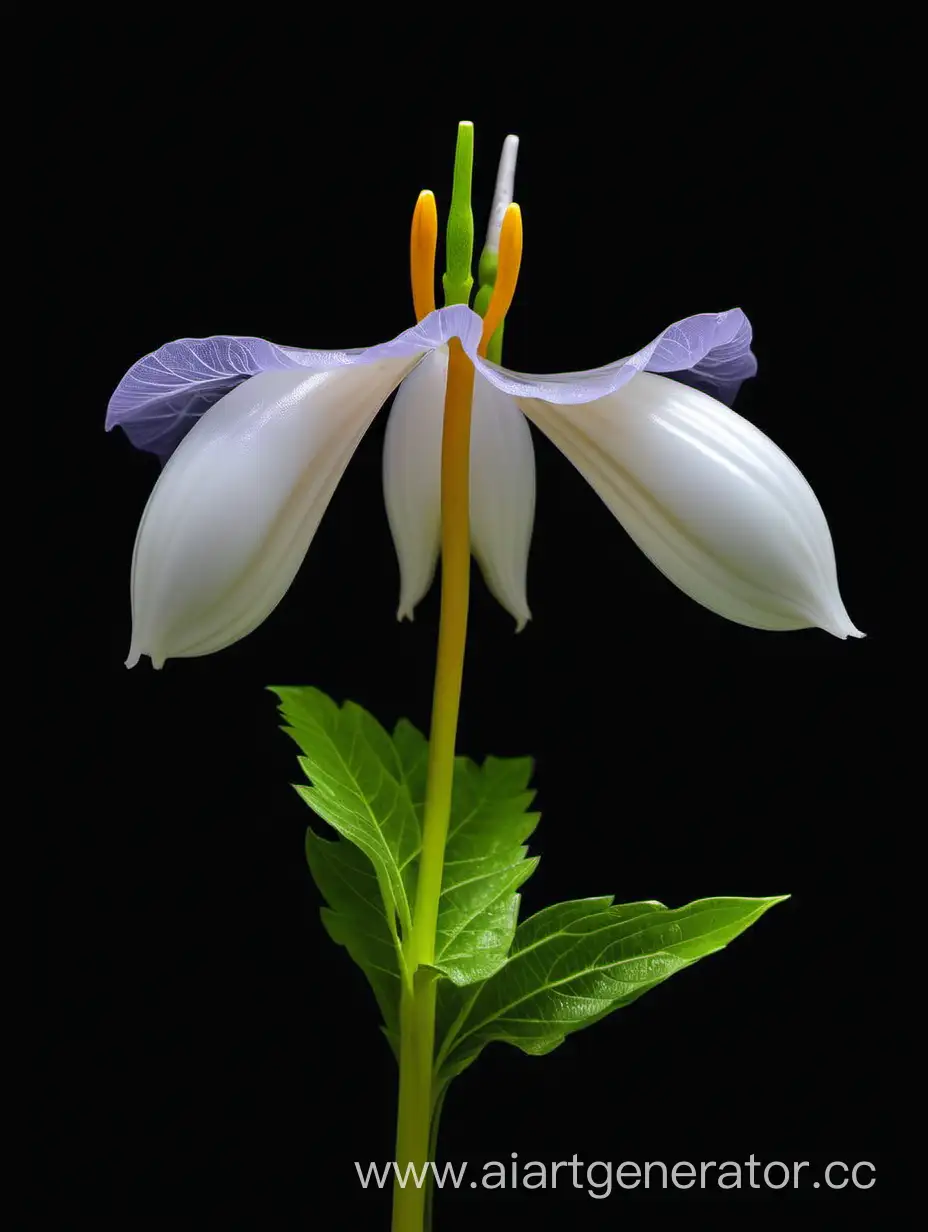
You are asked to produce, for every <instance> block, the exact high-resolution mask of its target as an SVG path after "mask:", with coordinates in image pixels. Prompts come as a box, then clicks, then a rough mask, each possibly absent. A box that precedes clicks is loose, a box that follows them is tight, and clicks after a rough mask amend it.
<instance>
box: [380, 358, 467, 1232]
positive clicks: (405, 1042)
mask: <svg viewBox="0 0 928 1232" xmlns="http://www.w3.org/2000/svg"><path fill="white" fill-rule="evenodd" d="M448 352H449V353H448V381H447V385H446V388H445V417H444V428H443V433H442V456H441V518H442V522H441V561H442V565H441V619H440V624H439V631H438V657H437V662H436V666H435V692H434V696H433V701H432V727H431V732H430V735H429V761H428V773H427V780H426V796H425V813H424V817H423V823H422V852H421V855H420V857H419V875H418V883H417V887H416V904H415V912H414V916H413V929H412V936H411V937H409V938H407V939H406V947H405V948H406V955H407V965H408V969H409V970H410V971H411V972H412V973H413V974H412V977H411V981H409V982H404V986H403V991H402V996H401V1003H400V1094H399V1111H398V1116H397V1131H396V1162H397V1165H398V1167H399V1170H400V1172H401V1173H403V1172H404V1170H405V1169H406V1167H407V1165H409V1164H412V1165H413V1166H414V1168H415V1169H416V1171H417V1173H418V1172H419V1170H420V1169H423V1168H424V1167H425V1165H426V1163H427V1162H428V1152H429V1131H430V1127H431V1121H432V1112H433V1106H434V1099H433V1093H432V1080H433V1075H432V1066H433V1058H434V1054H435V997H436V981H435V979H434V977H433V976H432V974H431V972H429V971H428V970H427V969H426V968H428V967H429V966H430V965H431V964H432V963H433V962H434V961H435V934H436V929H437V924H438V906H439V900H440V898H441V881H442V872H443V869H444V862H445V843H446V841H447V838H448V822H449V820H450V817H451V788H452V781H453V778H454V748H455V739H456V735H457V727H458V712H459V709H460V703H461V679H462V676H463V673H464V646H465V642H466V638H467V606H468V600H469V596H470V515H469V504H470V419H471V401H472V399H473V392H474V366H473V364H472V363H471V361H470V360H469V359H468V358H467V356H466V355H465V353H464V350H463V348H462V346H461V344H460V342H459V341H458V339H457V338H454V339H452V340H451V342H450V344H449V348H448ZM426 1192H427V1190H426V1185H425V1183H423V1184H422V1185H421V1186H417V1185H416V1184H415V1183H414V1182H413V1180H412V1178H411V1176H410V1177H409V1179H408V1181H407V1184H406V1186H405V1187H402V1186H400V1185H399V1183H398V1182H397V1183H396V1184H395V1185H394V1190H393V1232H422V1229H423V1226H424V1219H425V1208H426Z"/></svg>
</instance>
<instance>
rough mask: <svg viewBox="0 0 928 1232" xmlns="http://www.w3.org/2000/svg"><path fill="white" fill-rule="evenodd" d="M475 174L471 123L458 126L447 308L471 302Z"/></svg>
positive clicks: (448, 240) (446, 278) (445, 282)
mask: <svg viewBox="0 0 928 1232" xmlns="http://www.w3.org/2000/svg"><path fill="white" fill-rule="evenodd" d="M473 171H474V126H473V124H471V122H470V121H469V120H462V121H461V123H460V124H459V125H458V140H457V145H456V147H455V151H454V187H453V188H452V192H451V209H450V210H449V212H448V230H447V232H446V233H445V262H446V267H447V268H446V270H445V273H444V274H443V275H442V280H441V283H442V286H443V287H444V289H445V306H446V307H447V306H449V305H451V304H467V303H470V293H471V289H472V287H473V285H474V278H473V274H472V273H471V263H472V261H473V257H474V212H473V210H472V209H471V204H470V193H471V182H472V180H473Z"/></svg>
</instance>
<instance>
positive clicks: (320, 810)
mask: <svg viewBox="0 0 928 1232" xmlns="http://www.w3.org/2000/svg"><path fill="white" fill-rule="evenodd" d="M274 692H275V693H276V694H277V696H278V697H279V698H280V700H281V711H282V713H283V716H284V718H285V719H286V721H287V724H288V726H287V727H286V728H285V730H286V731H287V732H288V734H289V735H291V736H292V737H293V739H294V740H295V741H296V743H297V744H298V745H299V746H300V748H301V749H302V751H303V756H302V757H301V758H300V765H301V766H302V768H303V770H304V772H305V773H306V776H307V778H309V780H310V782H311V783H312V786H311V787H306V786H298V787H297V791H298V792H299V794H300V795H301V796H302V798H303V799H304V800H305V801H306V803H307V804H308V805H309V806H310V808H311V809H312V810H313V812H315V813H317V814H318V815H319V816H320V817H321V818H322V819H323V821H327V822H328V823H329V825H330V826H332V827H333V829H335V830H337V831H338V833H339V834H341V835H343V836H344V837H345V838H346V839H348V841H349V842H351V843H353V844H354V845H355V846H356V847H358V848H359V849H360V850H361V851H363V852H364V854H365V855H366V856H367V858H368V859H369V860H370V862H371V864H372V865H373V868H374V871H375V873H376V876H377V881H378V883H379V885H380V891H381V895H382V897H383V903H384V908H385V911H386V916H387V924H388V926H389V928H390V931H391V933H392V934H393V935H397V934H399V936H401V937H406V936H408V935H409V933H410V932H411V930H412V902H413V897H414V894H415V876H416V865H415V858H416V856H417V855H418V853H419V847H420V834H419V819H418V816H417V813H416V809H415V807H414V805H413V802H412V799H411V797H410V793H409V786H408V783H407V774H408V773H409V772H410V767H409V766H408V765H407V764H406V763H405V762H404V760H403V758H402V757H401V755H400V751H399V750H398V748H397V746H396V744H395V743H394V741H393V740H391V739H390V737H389V735H388V734H387V733H386V732H385V731H384V729H383V728H382V727H381V726H380V724H379V723H378V722H377V720H376V719H375V718H373V716H371V715H370V714H368V713H367V711H366V710H362V708H361V707H360V706H356V705H355V704H354V703H353V702H346V703H345V704H344V705H343V706H341V707H339V706H337V705H336V704H335V702H333V701H332V700H331V699H330V698H328V697H326V695H325V694H324V693H321V692H320V691H319V690H318V689H310V688H304V689H275V690H274Z"/></svg>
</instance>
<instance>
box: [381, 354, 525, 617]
mask: <svg viewBox="0 0 928 1232" xmlns="http://www.w3.org/2000/svg"><path fill="white" fill-rule="evenodd" d="M447 373H448V351H447V348H446V347H442V348H440V349H439V350H437V351H433V352H432V354H431V355H427V356H426V357H425V359H423V360H422V362H421V363H420V364H419V366H418V367H417V368H416V369H415V371H414V372H411V373H410V374H409V376H408V377H406V379H405V380H404V381H403V383H402V385H401V386H400V388H399V389H398V390H397V394H396V398H395V399H394V401H393V409H392V410H391V411H390V418H389V420H388V422H387V433H386V439H385V440H384V453H383V482H384V498H385V501H386V506H387V518H388V520H389V523H390V530H391V532H392V534H393V542H394V544H395V546H396V555H397V559H398V560H399V566H400V602H399V609H398V611H397V617H398V618H399V619H400V620H402V619H403V618H404V617H405V618H409V619H411V618H412V614H413V609H414V608H415V606H416V605H417V604H418V603H419V602H420V601H421V599H422V598H423V596H424V595H425V594H426V592H427V591H428V588H429V586H430V585H431V583H432V578H433V577H434V575H435V566H436V564H437V562H438V555H439V550H440V547H441V438H442V420H443V414H444V402H445V383H446V380H447ZM470 462H471V466H470V519H471V544H472V548H473V553H474V556H475V557H476V559H477V563H478V564H479V565H480V567H481V570H482V571H483V575H484V578H485V580H486V583H487V586H488V588H489V589H490V591H491V593H492V594H493V595H494V596H495V597H496V598H497V599H498V600H499V602H500V603H501V604H502V605H503V607H504V608H506V610H507V611H508V612H510V613H511V614H512V616H513V617H514V618H515V620H516V623H517V626H518V628H519V629H521V628H522V627H523V626H524V625H525V622H526V621H527V620H529V619H530V617H531V613H530V612H529V609H528V602H527V600H526V596H525V575H526V569H527V566H528V551H529V544H530V541H531V537H532V521H533V518H534V511H535V456H534V452H533V450H532V438H531V430H530V428H529V426H528V424H527V423H526V421H525V416H524V415H523V414H522V412H521V411H520V410H519V408H518V407H517V406H516V404H515V402H514V401H513V399H512V398H510V397H508V396H507V395H506V394H503V393H500V391H499V390H498V389H494V388H493V386H492V385H490V384H489V382H488V381H486V380H484V378H483V377H482V376H481V375H480V374H479V373H478V374H477V375H476V379H475V381H474V401H473V413H472V418H471V451H470Z"/></svg>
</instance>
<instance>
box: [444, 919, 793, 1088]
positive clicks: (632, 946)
mask: <svg viewBox="0 0 928 1232" xmlns="http://www.w3.org/2000/svg"><path fill="white" fill-rule="evenodd" d="M781 901H782V898H752V899H745V898H713V899H703V900H700V901H698V902H694V903H690V904H689V905H688V906H686V907H680V908H677V909H676V910H673V911H671V910H668V909H667V908H666V907H664V906H663V905H662V904H661V903H657V902H643V903H625V904H621V905H616V906H613V905H612V904H611V900H610V899H602V898H600V899H587V900H578V901H573V902H567V903H558V904H556V905H555V906H553V907H548V908H546V909H545V910H544V911H540V912H538V914H537V915H535V916H532V917H530V918H529V919H528V920H526V921H525V922H524V923H523V924H521V925H520V926H519V928H518V929H517V931H516V935H515V940H514V942H513V945H512V950H511V953H510V957H509V961H508V962H507V964H506V965H505V966H504V967H503V968H502V969H501V970H500V971H498V972H497V973H496V974H495V975H494V976H492V977H491V978H490V979H488V980H486V981H485V982H484V983H482V984H481V985H479V987H477V988H470V989H463V990H459V989H452V988H447V987H446V988H445V989H443V991H442V997H441V1003H440V1020H439V1032H440V1033H439V1038H440V1039H443V1043H442V1046H441V1050H440V1052H439V1056H438V1059H437V1069H438V1073H439V1079H440V1081H448V1080H449V1079H450V1078H451V1077H453V1076H454V1075H455V1074H458V1073H460V1072H461V1071H462V1070H463V1069H466V1068H467V1066H468V1065H470V1064H471V1063H472V1062H473V1061H474V1059H475V1058H476V1057H477V1055H478V1054H479V1053H480V1051H481V1050H482V1049H483V1048H484V1047H485V1046H486V1045H487V1044H488V1043H490V1042H492V1041H494V1040H501V1041H505V1042H507V1043H510V1044H513V1045H515V1046H516V1047H517V1048H520V1049H522V1051H523V1052H527V1053H532V1054H536V1055H539V1054H542V1053H545V1052H550V1051H551V1049H552V1048H556V1047H557V1045H558V1044H560V1043H561V1042H562V1041H563V1039H564V1037H565V1036H566V1035H568V1034H569V1033H570V1032H572V1031H577V1030H580V1029H581V1028H583V1027H587V1026H590V1025H592V1023H594V1022H597V1021H598V1020H599V1019H600V1018H603V1017H605V1015H606V1014H609V1013H612V1012H613V1011H614V1010H616V1009H620V1008H621V1007H622V1006H625V1005H628V1004H630V1003H631V1001H633V1000H635V998H637V997H639V996H641V995H642V993H644V992H647V991H648V989H650V988H653V987H654V986H655V985H656V984H659V983H661V982H662V981H663V980H665V979H667V978H669V976H671V975H673V974H674V973H675V972H676V971H679V970H681V969H682V968H684V967H688V966H689V965H690V964H691V963H694V962H696V961H697V960H698V959H700V958H703V957H705V956H706V955H707V954H711V953H713V952H714V951H716V950H719V949H721V948H722V947H723V946H725V945H726V944H727V943H728V942H729V941H731V940H732V939H733V938H734V937H736V936H737V935H738V934H739V933H740V932H743V931H744V929H745V928H747V927H748V926H749V925H750V924H752V923H753V922H754V921H755V920H756V919H758V918H759V916H761V915H762V914H763V913H764V912H765V911H766V910H767V909H768V908H769V907H771V906H773V905H774V903H778V902H781Z"/></svg>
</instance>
